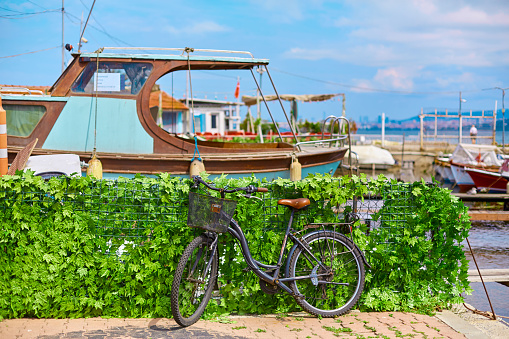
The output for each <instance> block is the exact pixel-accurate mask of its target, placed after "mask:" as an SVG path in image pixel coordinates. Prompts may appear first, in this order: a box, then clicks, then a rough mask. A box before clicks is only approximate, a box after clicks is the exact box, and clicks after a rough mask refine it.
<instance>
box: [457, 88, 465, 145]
mask: <svg viewBox="0 0 509 339" xmlns="http://www.w3.org/2000/svg"><path fill="white" fill-rule="evenodd" d="M462 102H467V101H466V100H465V99H462V98H461V91H460V108H459V111H458V116H459V118H460V137H459V141H460V144H461V140H462V138H463V119H462V117H461V103H462Z"/></svg>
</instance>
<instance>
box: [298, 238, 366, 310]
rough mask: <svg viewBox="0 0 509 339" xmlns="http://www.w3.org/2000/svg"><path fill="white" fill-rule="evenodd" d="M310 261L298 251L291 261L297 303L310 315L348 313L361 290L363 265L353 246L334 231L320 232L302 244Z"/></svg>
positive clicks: (303, 252) (302, 250)
mask: <svg viewBox="0 0 509 339" xmlns="http://www.w3.org/2000/svg"><path fill="white" fill-rule="evenodd" d="M304 242H305V244H306V245H307V246H306V247H307V248H308V249H309V250H310V251H311V253H312V254H313V255H314V257H315V258H316V259H317V260H318V261H319V262H318V261H317V260H315V259H313V257H312V256H311V255H310V254H309V253H308V252H307V251H306V250H304V249H303V248H300V247H298V248H297V249H296V250H295V252H294V253H293V255H292V258H291V259H290V270H289V275H290V277H292V278H299V277H306V276H307V277H309V278H304V279H298V280H294V281H292V283H291V284H290V286H291V288H292V290H293V291H294V293H296V294H297V295H299V294H300V295H303V297H296V298H295V300H296V301H297V303H298V304H299V305H300V306H301V307H302V308H303V309H304V310H305V311H306V312H309V313H311V314H314V315H317V316H322V317H324V318H331V317H336V316H339V315H342V314H344V313H346V312H348V311H349V310H350V309H351V308H352V307H353V306H354V305H355V304H356V303H357V301H358V300H359V297H360V295H361V293H362V290H363V289H364V274H365V272H364V262H363V259H362V255H361V253H360V252H359V250H358V249H357V247H356V246H355V245H354V244H353V242H352V241H351V240H350V239H349V238H347V237H345V236H344V235H342V234H340V233H337V232H333V231H322V232H318V233H316V234H313V235H310V236H309V237H308V238H306V239H305V240H304Z"/></svg>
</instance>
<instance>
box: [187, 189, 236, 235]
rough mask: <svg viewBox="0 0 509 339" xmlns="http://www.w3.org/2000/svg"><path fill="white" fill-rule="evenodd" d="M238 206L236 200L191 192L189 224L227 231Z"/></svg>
mask: <svg viewBox="0 0 509 339" xmlns="http://www.w3.org/2000/svg"><path fill="white" fill-rule="evenodd" d="M236 206H237V202H236V201H232V200H226V199H220V198H216V197H211V196H208V195H204V194H198V193H194V192H189V212H188V214H187V225H188V226H189V227H196V228H201V229H204V230H207V231H211V232H216V233H224V232H227V231H228V226H229V225H230V220H231V219H232V217H233V214H234V213H235V207H236Z"/></svg>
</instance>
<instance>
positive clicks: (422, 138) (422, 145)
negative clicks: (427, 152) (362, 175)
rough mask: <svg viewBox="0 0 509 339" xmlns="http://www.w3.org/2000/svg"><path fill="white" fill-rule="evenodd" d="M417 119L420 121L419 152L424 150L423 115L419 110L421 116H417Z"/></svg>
mask: <svg viewBox="0 0 509 339" xmlns="http://www.w3.org/2000/svg"><path fill="white" fill-rule="evenodd" d="M419 119H420V121H421V151H422V150H423V149H424V115H423V114H422V109H421V114H420V115H419Z"/></svg>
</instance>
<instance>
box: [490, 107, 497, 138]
mask: <svg viewBox="0 0 509 339" xmlns="http://www.w3.org/2000/svg"><path fill="white" fill-rule="evenodd" d="M496 137H497V100H495V110H494V111H493V140H492V142H491V144H492V145H496V144H497V140H496Z"/></svg>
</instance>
